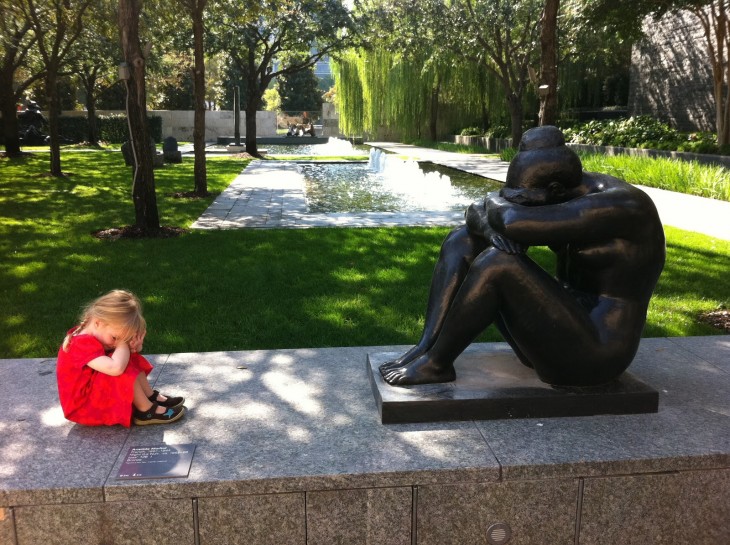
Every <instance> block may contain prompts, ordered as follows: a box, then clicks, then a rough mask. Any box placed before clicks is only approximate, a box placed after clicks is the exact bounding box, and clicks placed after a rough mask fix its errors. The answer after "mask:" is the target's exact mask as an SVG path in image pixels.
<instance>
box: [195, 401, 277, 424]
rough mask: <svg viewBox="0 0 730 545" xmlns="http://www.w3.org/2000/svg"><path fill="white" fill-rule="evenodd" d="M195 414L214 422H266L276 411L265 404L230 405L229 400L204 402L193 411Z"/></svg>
mask: <svg viewBox="0 0 730 545" xmlns="http://www.w3.org/2000/svg"><path fill="white" fill-rule="evenodd" d="M195 412H196V414H198V415H200V416H203V417H205V418H211V419H214V420H234V421H235V420H240V419H251V420H258V421H267V420H269V419H271V418H272V416H273V415H274V414H275V412H276V409H275V408H274V407H272V406H271V405H269V404H267V403H261V402H258V401H247V402H246V404H245V405H244V406H243V407H240V406H237V405H233V404H231V402H230V400H229V399H224V400H219V401H213V400H209V401H206V402H205V404H204V405H201V406H200V407H197V408H196V409H195Z"/></svg>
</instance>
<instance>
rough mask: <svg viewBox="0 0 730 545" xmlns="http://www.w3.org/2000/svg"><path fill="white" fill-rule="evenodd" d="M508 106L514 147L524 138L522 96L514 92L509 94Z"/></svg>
mask: <svg viewBox="0 0 730 545" xmlns="http://www.w3.org/2000/svg"><path fill="white" fill-rule="evenodd" d="M507 108H508V109H509V116H510V120H511V123H512V147H513V148H517V147H518V146H519V145H520V140H522V120H523V118H524V117H525V115H524V110H523V108H522V97H518V96H516V95H514V94H510V95H508V96H507Z"/></svg>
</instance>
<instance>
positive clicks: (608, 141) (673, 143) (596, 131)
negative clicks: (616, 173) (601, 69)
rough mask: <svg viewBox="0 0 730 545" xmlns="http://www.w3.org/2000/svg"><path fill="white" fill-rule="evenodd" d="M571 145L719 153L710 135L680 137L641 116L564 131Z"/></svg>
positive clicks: (651, 119) (666, 127)
mask: <svg viewBox="0 0 730 545" xmlns="http://www.w3.org/2000/svg"><path fill="white" fill-rule="evenodd" d="M563 133H564V134H565V140H566V141H567V142H570V143H572V144H590V145H594V146H620V147H625V148H647V149H658V150H669V151H671V150H677V151H686V152H692V153H719V152H721V150H720V149H719V148H718V146H717V138H716V136H715V135H713V134H711V133H702V132H697V133H689V134H687V133H681V132H679V131H677V130H675V129H673V128H671V127H670V126H669V125H667V124H666V123H663V122H661V121H658V120H656V119H654V118H652V117H650V116H646V115H642V116H637V117H630V118H628V119H618V120H604V121H598V120H593V121H588V122H586V123H582V124H579V125H576V126H574V127H569V128H567V129H564V130H563Z"/></svg>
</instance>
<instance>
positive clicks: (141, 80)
mask: <svg viewBox="0 0 730 545" xmlns="http://www.w3.org/2000/svg"><path fill="white" fill-rule="evenodd" d="M140 4H141V0H119V28H120V31H121V38H122V52H123V55H124V60H125V62H126V63H127V65H128V67H129V79H128V80H127V81H126V82H125V83H126V87H127V120H128V122H129V141H130V145H131V148H132V151H133V154H134V159H135V161H134V162H135V164H134V179H133V182H132V199H133V201H134V212H135V225H136V227H137V228H139V229H140V230H142V231H143V232H144V233H146V234H148V235H155V234H157V233H158V232H159V230H160V217H159V214H158V211H157V196H156V195H155V176H154V170H153V158H152V153H153V151H152V149H151V146H152V140H151V139H150V135H149V127H148V122H147V105H146V101H147V94H146V91H145V59H144V55H143V53H142V48H141V46H140V43H139V12H140Z"/></svg>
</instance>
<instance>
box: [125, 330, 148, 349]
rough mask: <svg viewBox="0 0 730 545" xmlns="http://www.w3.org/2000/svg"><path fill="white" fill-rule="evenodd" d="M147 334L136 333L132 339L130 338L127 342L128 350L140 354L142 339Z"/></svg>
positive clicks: (144, 332) (145, 332)
mask: <svg viewBox="0 0 730 545" xmlns="http://www.w3.org/2000/svg"><path fill="white" fill-rule="evenodd" d="M146 334H147V331H143V332H142V333H138V334H137V335H135V336H134V337H132V338H131V339H130V341H129V350H130V351H131V352H141V351H142V345H143V344H144V337H145V335H146Z"/></svg>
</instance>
